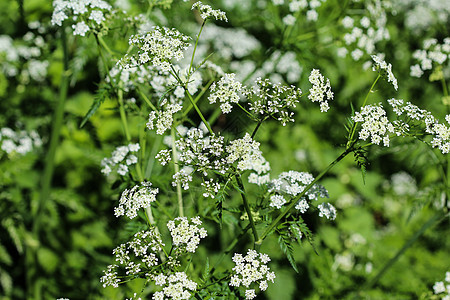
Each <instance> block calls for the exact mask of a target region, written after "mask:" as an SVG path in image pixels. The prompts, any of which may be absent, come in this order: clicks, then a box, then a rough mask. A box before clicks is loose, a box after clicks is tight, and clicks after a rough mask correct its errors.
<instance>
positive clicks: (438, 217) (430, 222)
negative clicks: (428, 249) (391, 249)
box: [361, 212, 449, 290]
mask: <svg viewBox="0 0 450 300" xmlns="http://www.w3.org/2000/svg"><path fill="white" fill-rule="evenodd" d="M448 216H449V214H443V213H442V212H438V213H437V214H435V215H433V216H432V217H431V218H430V219H429V220H428V221H427V222H426V223H425V224H423V226H422V227H421V228H420V229H419V230H418V231H417V232H416V233H415V234H414V235H413V236H412V237H411V238H410V239H409V240H408V241H406V243H405V244H404V245H403V247H402V248H401V249H400V250H398V252H397V253H396V254H395V255H394V257H392V258H391V259H390V260H389V261H388V262H386V264H385V265H384V266H383V268H381V270H380V271H378V273H377V275H375V277H374V278H373V279H372V280H370V281H368V282H367V283H366V284H364V285H363V286H362V288H361V289H364V290H367V289H370V288H371V287H373V286H374V285H375V284H376V283H377V282H378V281H379V280H380V278H381V277H382V276H383V275H384V273H386V271H387V270H389V268H391V267H392V266H393V265H394V263H395V262H396V261H397V260H398V259H399V258H400V256H402V254H403V253H405V251H406V250H408V248H409V247H411V245H412V244H413V243H414V242H415V241H416V240H417V239H418V238H419V237H420V236H421V235H422V234H423V233H424V232H425V231H426V230H427V229H428V228H430V227H432V226H434V225H436V224H439V223H440V222H441V221H443V220H444V219H445V218H447V217H448Z"/></svg>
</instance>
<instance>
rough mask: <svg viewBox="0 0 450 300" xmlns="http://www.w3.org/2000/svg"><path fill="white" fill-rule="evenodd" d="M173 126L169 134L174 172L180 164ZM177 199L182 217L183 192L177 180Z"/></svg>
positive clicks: (179, 213) (178, 169) (176, 171)
mask: <svg viewBox="0 0 450 300" xmlns="http://www.w3.org/2000/svg"><path fill="white" fill-rule="evenodd" d="M174 127H175V126H172V130H171V135H172V158H173V165H174V168H175V173H178V172H179V171H180V166H179V165H178V153H177V147H176V146H175V130H174ZM177 199H178V215H179V216H180V217H184V209H183V194H182V193H181V182H180V181H178V182H177Z"/></svg>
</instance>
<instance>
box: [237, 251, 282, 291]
mask: <svg viewBox="0 0 450 300" xmlns="http://www.w3.org/2000/svg"><path fill="white" fill-rule="evenodd" d="M269 261H270V257H269V256H268V255H267V254H263V253H258V252H256V250H250V249H249V250H248V251H247V255H246V256H242V254H239V253H235V254H234V256H233V262H234V263H235V264H236V266H235V267H234V268H233V272H232V275H231V279H230V283H229V285H230V286H235V287H239V286H244V287H245V288H246V291H245V299H253V298H255V297H256V292H255V289H249V287H250V286H251V285H252V284H257V285H258V287H259V289H260V290H261V291H265V290H266V289H267V287H268V284H267V282H268V281H270V282H272V283H273V280H274V279H275V273H274V272H270V268H269V267H268V266H267V263H268V262H269Z"/></svg>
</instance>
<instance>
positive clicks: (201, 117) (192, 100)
mask: <svg viewBox="0 0 450 300" xmlns="http://www.w3.org/2000/svg"><path fill="white" fill-rule="evenodd" d="M183 87H184V91H185V92H186V95H187V96H188V98H189V100H190V101H191V104H192V106H193V107H194V109H195V111H196V112H197V114H198V115H199V117H200V119H202V121H203V123H204V124H205V126H206V128H208V131H209V133H210V134H211V135H214V131H213V130H212V129H211V126H210V125H209V123H208V121H206V119H205V117H204V116H203V114H202V112H201V111H200V109H199V108H198V106H197V104H196V103H195V102H194V99H192V96H191V94H190V93H189V91H188V89H187V88H186V86H183Z"/></svg>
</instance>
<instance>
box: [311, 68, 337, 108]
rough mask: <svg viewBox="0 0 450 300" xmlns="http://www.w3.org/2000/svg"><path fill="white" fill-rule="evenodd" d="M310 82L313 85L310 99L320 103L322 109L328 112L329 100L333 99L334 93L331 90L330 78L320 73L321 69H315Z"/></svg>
mask: <svg viewBox="0 0 450 300" xmlns="http://www.w3.org/2000/svg"><path fill="white" fill-rule="evenodd" d="M308 80H309V82H310V83H311V84H312V85H313V86H312V88H310V89H309V95H308V99H309V100H311V101H312V102H319V103H320V111H321V112H326V111H328V109H329V108H330V107H329V106H328V101H331V100H333V98H334V94H333V92H332V91H331V85H330V79H328V78H327V80H326V81H325V77H324V76H323V75H322V74H320V71H319V70H317V69H313V70H312V71H311V74H310V75H309V77H308Z"/></svg>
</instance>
